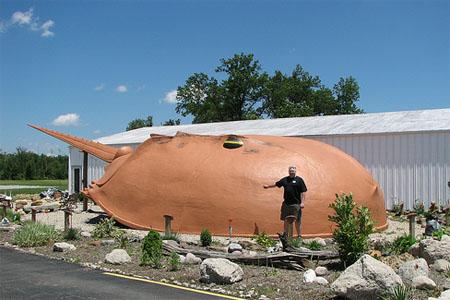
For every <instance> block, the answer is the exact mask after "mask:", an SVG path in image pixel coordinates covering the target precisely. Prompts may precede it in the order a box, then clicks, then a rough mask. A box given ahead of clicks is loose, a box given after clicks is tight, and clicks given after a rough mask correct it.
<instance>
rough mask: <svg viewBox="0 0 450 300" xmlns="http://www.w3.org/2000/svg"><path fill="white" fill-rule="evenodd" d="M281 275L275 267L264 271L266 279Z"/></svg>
mask: <svg viewBox="0 0 450 300" xmlns="http://www.w3.org/2000/svg"><path fill="white" fill-rule="evenodd" d="M279 274H280V271H279V270H278V269H276V268H274V267H270V268H265V269H264V276H265V277H276V276H278V275H279Z"/></svg>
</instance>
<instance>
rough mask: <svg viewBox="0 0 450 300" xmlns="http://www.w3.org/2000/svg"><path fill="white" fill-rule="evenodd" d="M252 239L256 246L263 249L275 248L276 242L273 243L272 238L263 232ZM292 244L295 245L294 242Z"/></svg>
mask: <svg viewBox="0 0 450 300" xmlns="http://www.w3.org/2000/svg"><path fill="white" fill-rule="evenodd" d="M253 239H254V240H255V242H256V243H257V244H258V245H260V246H262V247H265V248H269V247H275V245H276V244H277V241H275V240H274V239H273V238H271V237H270V236H268V235H267V234H266V233H265V232H264V231H263V232H261V233H260V234H258V235H256V236H254V237H253ZM292 241H293V240H292ZM298 242H299V243H300V240H298ZM293 243H296V242H293Z"/></svg>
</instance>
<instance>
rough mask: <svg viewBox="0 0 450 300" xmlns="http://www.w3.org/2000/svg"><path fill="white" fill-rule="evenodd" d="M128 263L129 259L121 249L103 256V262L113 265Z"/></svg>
mask: <svg viewBox="0 0 450 300" xmlns="http://www.w3.org/2000/svg"><path fill="white" fill-rule="evenodd" d="M130 261H131V257H130V256H129V255H128V253H127V251H125V250H123V249H114V250H113V251H111V252H110V253H108V254H106V256H105V262H107V263H109V264H113V265H122V264H125V263H129V262H130Z"/></svg>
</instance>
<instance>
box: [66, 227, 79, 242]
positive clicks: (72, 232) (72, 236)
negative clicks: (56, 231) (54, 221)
mask: <svg viewBox="0 0 450 300" xmlns="http://www.w3.org/2000/svg"><path fill="white" fill-rule="evenodd" d="M63 238H64V239H65V240H66V241H76V240H79V239H81V232H80V230H79V229H76V228H69V229H68V230H66V231H65V232H64V235H63Z"/></svg>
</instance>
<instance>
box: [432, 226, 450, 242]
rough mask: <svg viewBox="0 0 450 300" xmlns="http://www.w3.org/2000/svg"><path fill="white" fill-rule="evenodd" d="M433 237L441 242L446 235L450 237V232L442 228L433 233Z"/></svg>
mask: <svg viewBox="0 0 450 300" xmlns="http://www.w3.org/2000/svg"><path fill="white" fill-rule="evenodd" d="M432 235H433V236H434V237H435V238H437V239H438V240H441V239H442V236H444V235H449V236H450V232H449V231H447V230H445V229H443V228H441V229H438V230H436V231H433V233H432Z"/></svg>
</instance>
